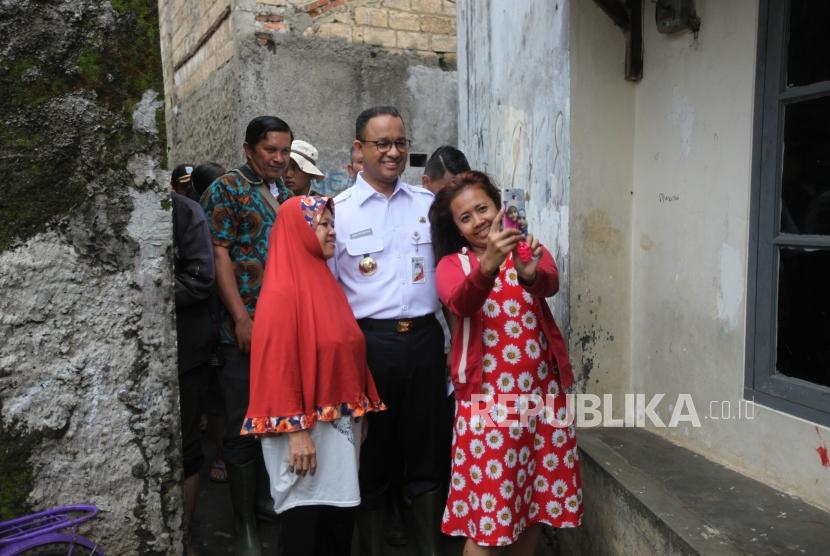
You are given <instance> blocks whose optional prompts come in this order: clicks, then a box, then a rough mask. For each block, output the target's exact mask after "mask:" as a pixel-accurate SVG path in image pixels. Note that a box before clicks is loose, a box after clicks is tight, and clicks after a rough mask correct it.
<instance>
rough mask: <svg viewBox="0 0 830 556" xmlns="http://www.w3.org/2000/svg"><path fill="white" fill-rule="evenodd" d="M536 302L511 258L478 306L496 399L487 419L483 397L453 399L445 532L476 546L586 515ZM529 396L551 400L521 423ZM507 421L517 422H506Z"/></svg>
mask: <svg viewBox="0 0 830 556" xmlns="http://www.w3.org/2000/svg"><path fill="white" fill-rule="evenodd" d="M540 303H544V301H543V300H540V299H539V298H536V297H534V296H532V295H530V294H529V293H528V292H527V291H525V289H524V288H523V287H522V286H521V285H520V284H519V281H518V275H517V273H516V270H515V269H514V267H513V264H512V261H511V258H510V257H508V259H507V261H506V262H505V265H504V268H503V269H502V270H501V271H500V274H499V277H498V278H497V279H496V281H495V285H494V286H493V289H492V291H491V292H490V295H489V296H488V298H487V300H486V301H485V302H484V306H483V308H482V318H483V320H484V322H483V334H482V335H483V337H482V339H481V341H482V342H483V344H484V357H483V368H484V370H483V373H484V374H483V377H482V387H481V389H482V392H481V393H482V394H484V395H485V396H486V397H487V398H491V397H492V401H493V403H492V409H491V410H490V412H489V414H490V422H489V423H488V422H487V421H488V420H487V419H485V418H483V417H482V416H480V415H476V414H474V412H473V408H474V406H477V407H479V408H484V407H485V404H484V403H478V404H477V403H476V402H475V401H472V402H469V401H458V402H456V411H455V430H454V434H453V449H452V453H453V465H452V477H451V479H450V492H449V497H448V499H447V507H446V508H445V510H444V517H443V520H442V525H441V530H442V531H443V532H444V533H446V534H447V535H453V536H465V537H468V538H470V539H472V540H473V541H474V542H475V543H476V544H478V545H481V546H506V545H509V544H512V543H514V542H515V541H516V540H517V539H518V537H519V535H520V534H521V533H522V531H524V529H525V528H526V527H528V526H530V525H533V524H534V523H546V524H548V525H550V526H552V527H557V528H565V527H576V526H578V525H580V522H581V520H582V483H581V481H580V475H579V464H578V454H577V448H576V434H575V431H574V427H573V425H571V426H566V427H562V426H556V425H557V419H558V420H559V421H560V422H563V421H565V412H566V410H565V393H564V392H562V389H561V387H560V383H559V374H558V372H557V367H556V363H554V362H552V361H547V360H546V358H545V356H544V355H543V354H545V353H547V339H546V338H545V335H544V333H543V332H542V327H541V325H540V324H539V319H540V318H541V317H540V315H541V314H542V312H541V306H540ZM504 394H513V395H517V397H518V401H512V400H511V399H510V397H508V399H507V400H504V399H503V398H501V396H502V395H504ZM529 394H536V395H537V396H539V398H540V399H545V398H546V397H547V405H546V406H545V408H544V410H543V411H541V412H540V413H539V414H538V416H534V415H530V414H527V415H526V417H525V419H520V418H519V413H518V412H522V411H524V410H526V409H527V408H528V407H535V405H536V404H535V402H534V401H531V400H529V399H528V398H522V395H529ZM502 402H506V403H502ZM517 408H518V409H517ZM531 413H534V412H531ZM510 420H512V421H514V422H515V423H514V424H513V425H512V426H505V424H506V422H507V421H510ZM522 421H524V422H525V424H524V425H522Z"/></svg>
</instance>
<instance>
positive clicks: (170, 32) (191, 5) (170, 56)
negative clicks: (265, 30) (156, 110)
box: [159, 0, 235, 108]
mask: <svg viewBox="0 0 830 556" xmlns="http://www.w3.org/2000/svg"><path fill="white" fill-rule="evenodd" d="M231 7H232V6H231V0H159V19H160V26H161V37H162V39H161V44H162V58H163V60H164V80H165V89H166V91H167V92H168V94H167V95H166V97H167V98H166V100H167V102H168V108H169V103H170V102H171V101H172V99H173V98H175V99H176V100H178V99H182V98H185V97H187V96H188V95H189V94H190V93H191V92H192V91H193V90H194V89H196V88H197V87H199V86H200V85H203V84H204V83H205V81H206V80H207V79H208V77H209V76H210V75H211V74H213V73H214V72H215V71H216V70H217V69H218V68H220V67H222V66H223V65H225V64H226V63H227V62H228V61H229V60H230V59H231V58H232V57H233V55H234V53H235V44H234V41H233V27H232V18H231V13H230V12H231ZM171 93H172V95H173V96H172V97H171Z"/></svg>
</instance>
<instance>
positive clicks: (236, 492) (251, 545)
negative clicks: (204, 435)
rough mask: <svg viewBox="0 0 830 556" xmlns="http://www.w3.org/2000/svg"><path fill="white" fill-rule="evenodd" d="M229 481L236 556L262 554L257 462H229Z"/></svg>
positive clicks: (256, 555) (258, 555)
mask: <svg viewBox="0 0 830 556" xmlns="http://www.w3.org/2000/svg"><path fill="white" fill-rule="evenodd" d="M227 468H228V481H229V482H230V486H231V504H232V505H233V520H234V525H235V526H236V531H235V537H234V542H233V553H234V556H262V548H261V547H260V544H259V536H258V535H257V531H256V514H255V513H254V505H255V503H256V485H257V480H256V479H257V470H256V462H255V461H252V462H251V463H248V464H245V465H231V464H227Z"/></svg>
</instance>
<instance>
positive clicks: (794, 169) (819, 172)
mask: <svg viewBox="0 0 830 556" xmlns="http://www.w3.org/2000/svg"><path fill="white" fill-rule="evenodd" d="M828 4H830V2H828ZM784 117H785V120H784V171H783V175H782V187H781V230H782V231H783V232H787V233H792V234H823V235H830V96H828V97H822V98H818V99H815V100H808V101H804V102H798V103H794V104H789V105H787V107H786V111H785V113H784Z"/></svg>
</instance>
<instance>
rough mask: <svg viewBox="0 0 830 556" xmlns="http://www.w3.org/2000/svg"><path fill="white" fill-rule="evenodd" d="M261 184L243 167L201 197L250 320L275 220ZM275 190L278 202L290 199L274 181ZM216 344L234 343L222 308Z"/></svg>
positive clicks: (212, 232)
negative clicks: (229, 262)
mask: <svg viewBox="0 0 830 556" xmlns="http://www.w3.org/2000/svg"><path fill="white" fill-rule="evenodd" d="M260 184H262V178H260V177H259V176H257V175H256V174H255V173H254V172H253V171H252V170H251V169H250V167H248V165H243V166H242V167H240V168H239V169H238V170H231V171H230V172H228V173H227V174H225V175H224V176H222V177H220V178H217V179H216V181H214V182H213V183H212V184H211V185H210V187H209V188H208V189H207V190H206V191H205V192H204V194H203V195H202V207H203V208H204V209H205V214H206V215H207V221H208V226H209V228H210V235H211V237H212V238H213V244H214V245H219V246H221V247H226V248H227V249H228V253H229V254H230V258H231V262H232V263H233V271H234V276H235V277H236V284H237V287H238V288H239V295H240V297H241V298H242V302H243V303H244V304H245V308H246V309H247V310H248V314H249V315H250V316H251V318H253V317H254V310H255V309H256V303H257V299H259V290H260V288H261V287H262V278H263V274H264V273H265V257H266V255H267V254H268V236H269V235H270V233H271V226H272V225H273V224H274V219H275V217H276V214H275V212H274V209H272V208H271V205H269V204H268V201H267V200H266V199H264V198H263V196H262V193H261V191H262V189H261V188H259V187H258V186H259V185H260ZM266 189H267V186H266ZM277 189H278V190H279V195H278V197H277V201H278V202H279V203H283V202H284V201H285V200H286V199H288V198H289V197H290V196H291V193H290V191H289V190H288V188H287V187H285V185H284V184H283V183H282V181H281V180H280V181H278V182H277ZM219 341H220V342H222V343H223V344H235V343H236V336H235V335H234V323H233V319H232V318H231V315H230V313H228V311H227V310H225V308H224V307H223V308H222V325H221V327H220V330H219Z"/></svg>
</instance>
